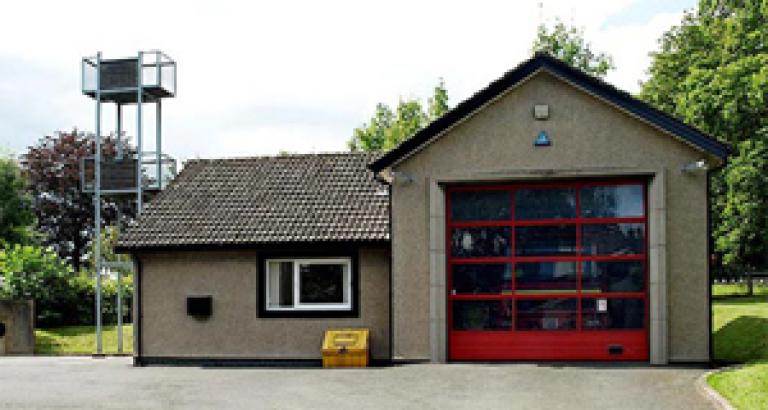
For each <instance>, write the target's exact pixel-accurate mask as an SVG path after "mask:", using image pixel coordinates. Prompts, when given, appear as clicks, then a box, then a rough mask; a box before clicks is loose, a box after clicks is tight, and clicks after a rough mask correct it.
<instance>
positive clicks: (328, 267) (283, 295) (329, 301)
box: [265, 258, 352, 311]
mask: <svg viewBox="0 0 768 410" xmlns="http://www.w3.org/2000/svg"><path fill="white" fill-rule="evenodd" d="M265 263H266V272H267V275H266V282H267V283H266V286H265V290H266V301H267V304H266V305H267V306H266V307H267V310H270V311H291V310H336V311H347V310H352V263H351V260H350V259H349V258H333V259H267V260H266V262H265Z"/></svg>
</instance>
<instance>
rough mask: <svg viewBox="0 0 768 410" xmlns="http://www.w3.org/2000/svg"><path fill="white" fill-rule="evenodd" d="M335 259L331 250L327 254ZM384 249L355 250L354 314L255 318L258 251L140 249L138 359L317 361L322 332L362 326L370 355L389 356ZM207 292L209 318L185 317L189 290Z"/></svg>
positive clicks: (381, 247)
mask: <svg viewBox="0 0 768 410" xmlns="http://www.w3.org/2000/svg"><path fill="white" fill-rule="evenodd" d="M328 256H334V255H330V254H329V255H328ZM389 258H390V254H389V247H388V246H386V247H385V246H378V247H373V246H371V247H363V248H361V249H360V250H359V254H358V263H359V280H360V288H359V290H360V292H359V295H360V314H359V317H358V318H335V319H328V318H318V319H305V318H261V317H258V305H257V303H258V299H257V298H258V297H259V295H260V292H259V289H258V286H257V284H258V267H257V263H258V253H257V252H256V251H255V250H254V251H249V250H243V251H204V252H166V253H151V254H141V255H139V259H140V261H141V265H142V269H141V279H140V280H141V314H142V324H141V339H142V346H141V348H142V352H141V353H142V356H144V357H194V358H243V359H319V358H320V357H321V354H320V347H321V343H322V338H323V331H324V330H325V329H327V328H331V327H368V328H370V329H371V341H372V342H371V344H372V347H373V358H374V359H388V358H389V330H388V329H389ZM200 294H205V295H212V296H213V315H212V316H211V317H210V318H209V319H207V320H197V319H194V318H192V317H189V316H187V312H186V297H187V295H200Z"/></svg>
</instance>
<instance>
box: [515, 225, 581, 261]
mask: <svg viewBox="0 0 768 410" xmlns="http://www.w3.org/2000/svg"><path fill="white" fill-rule="evenodd" d="M515 243H516V247H515V254H516V255H517V256H558V255H575V254H576V225H553V226H518V227H516V228H515Z"/></svg>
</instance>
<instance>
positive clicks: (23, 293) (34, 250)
mask: <svg viewBox="0 0 768 410" xmlns="http://www.w3.org/2000/svg"><path fill="white" fill-rule="evenodd" d="M0 275H2V278H3V280H2V281H1V282H2V283H0V297H3V298H29V299H33V300H34V301H35V313H36V318H35V325H36V326H38V327H57V326H70V325H92V324H94V323H95V315H94V308H95V300H96V296H95V295H96V280H95V278H94V277H93V275H89V274H88V273H83V272H80V273H77V274H75V273H74V272H73V271H72V268H71V267H70V266H69V265H67V264H66V263H65V262H64V261H62V260H61V259H60V258H59V256H58V255H57V254H56V253H55V252H53V250H51V249H47V248H42V247H40V246H35V245H13V246H10V247H8V248H7V249H4V250H0ZM102 279H103V280H102V284H103V287H102V289H103V292H102V312H103V320H104V323H114V322H116V320H117V318H116V310H117V309H116V308H117V306H116V300H115V296H116V295H117V283H116V280H114V279H112V278H109V277H107V276H104V277H102ZM126 279H127V280H125V281H124V284H125V286H124V287H123V291H124V293H123V304H124V310H123V312H124V314H125V315H130V306H131V300H132V295H133V283H132V280H131V278H126ZM126 322H130V320H126Z"/></svg>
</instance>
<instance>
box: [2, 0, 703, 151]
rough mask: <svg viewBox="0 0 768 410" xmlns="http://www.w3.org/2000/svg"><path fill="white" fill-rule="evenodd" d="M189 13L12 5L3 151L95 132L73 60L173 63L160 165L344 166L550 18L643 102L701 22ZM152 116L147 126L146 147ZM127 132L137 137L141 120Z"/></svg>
mask: <svg viewBox="0 0 768 410" xmlns="http://www.w3.org/2000/svg"><path fill="white" fill-rule="evenodd" d="M110 4H116V5H115V6H111V5H110ZM184 4H185V6H184V7H178V6H177V5H176V4H171V2H156V1H148V0H135V1H133V2H131V4H130V7H124V6H125V5H126V4H118V3H107V2H101V1H97V0H87V1H86V0H83V1H80V0H73V1H67V2H61V1H58V2H45V1H34V0H30V1H24V2H11V3H8V4H5V5H4V13H3V14H4V16H6V19H4V23H3V24H2V25H0V38H2V39H4V40H5V41H2V42H0V147H4V148H5V149H10V150H11V151H12V152H15V153H17V154H18V153H22V152H23V151H24V150H25V148H26V147H27V146H29V145H30V144H33V143H35V141H36V140H37V139H38V138H40V137H41V136H43V135H45V134H51V133H53V132H54V131H57V130H67V129H71V128H72V127H75V126H77V127H79V128H80V129H84V130H92V129H93V128H94V125H93V124H94V104H93V102H92V101H91V100H89V99H88V98H86V97H84V96H82V95H81V94H80V79H79V78H80V77H79V76H80V73H79V59H80V57H81V56H85V55H93V54H95V52H96V51H99V50H100V51H102V52H104V53H105V57H107V58H109V57H123V56H130V55H135V54H136V52H137V51H138V50H143V49H162V50H164V51H166V52H167V53H168V54H170V55H171V56H172V57H174V58H175V59H176V60H177V61H178V64H179V74H178V88H179V91H178V97H177V98H175V99H173V100H168V101H166V102H165V103H164V105H163V112H164V118H163V130H164V138H163V139H164V151H165V152H167V153H169V154H170V155H172V156H175V157H176V158H179V159H182V160H183V159H186V158H192V157H232V156H249V155H265V154H274V153H277V152H279V151H281V150H288V151H295V152H313V151H314V152H317V151H340V150H344V149H345V148H346V145H345V142H346V141H347V139H348V138H349V136H350V135H351V132H352V129H353V128H354V127H356V126H358V125H360V124H362V123H363V122H364V121H366V120H367V118H368V117H369V116H370V114H371V113H372V111H373V108H374V106H375V105H376V103H377V102H379V101H383V102H386V103H389V104H395V103H396V102H397V100H398V98H401V97H406V98H407V97H420V98H425V97H427V96H428V95H429V93H430V90H431V88H432V87H433V86H434V85H435V83H436V82H437V80H438V78H444V80H445V82H446V86H447V88H448V91H449V96H450V99H451V103H452V104H455V103H457V102H458V101H460V100H462V99H464V98H466V97H468V96H470V95H471V94H472V93H473V92H474V91H476V90H477V89H479V88H480V87H483V86H484V85H486V84H487V83H488V82H490V81H492V80H493V79H495V78H497V77H498V76H499V75H501V74H502V73H503V72H504V71H506V70H507V69H509V68H511V67H513V66H514V65H516V64H517V63H519V62H520V61H522V60H523V59H525V58H526V57H527V56H528V55H529V51H530V45H531V42H532V40H533V36H534V34H535V29H536V26H537V24H538V23H539V22H540V21H545V22H551V21H553V20H554V19H555V18H560V19H562V20H564V21H566V22H568V23H571V24H574V25H576V26H580V27H583V28H584V29H585V33H586V37H587V39H588V40H589V41H590V42H591V43H592V44H593V46H594V48H595V49H596V50H599V51H606V52H608V53H609V54H611V55H613V57H614V60H615V63H616V65H617V67H618V68H617V70H615V71H614V72H612V73H611V74H610V75H609V76H608V81H610V82H612V83H614V84H615V85H617V86H619V87H621V88H623V89H626V90H628V91H630V92H636V91H637V90H638V89H639V82H640V81H641V80H642V79H643V78H644V77H645V74H644V73H645V70H646V69H647V67H648V62H649V58H648V52H650V51H652V50H654V49H655V48H656V40H657V39H658V37H659V36H660V35H661V34H662V33H663V32H664V31H665V30H667V29H668V28H669V27H671V26H672V25H673V24H676V23H677V22H679V21H680V17H681V16H682V12H683V10H685V9H690V8H692V7H694V6H695V2H694V1H656V0H652V1H638V0H613V1H610V2H606V1H603V0H582V1H579V2H574V1H566V0H558V1H554V0H550V1H544V2H543V7H542V8H541V9H540V8H539V1H536V0H531V1H515V2H512V1H482V0H478V1H473V2H471V3H466V2H446V1H420V2H413V1H408V0H391V1H388V2H386V3H382V2H365V1H357V2H352V1H341V0H339V1H336V0H332V1H325V2H316V1H300V0H290V1H281V2H236V1H226V0H221V1H216V2H193V1H190V2H185V3H184ZM382 4H386V5H387V7H382V6H381V5H382ZM469 4H471V6H470V5H469ZM41 10H44V11H43V12H41ZM149 16H151V17H149ZM113 23H117V25H114V24H113ZM153 111H154V110H152V109H150V107H147V109H146V110H145V112H149V114H148V115H147V118H146V121H145V127H146V128H145V135H146V136H147V137H148V139H150V140H152V141H153V140H154V136H153V133H152V131H153V130H154V122H153V121H154V118H153V116H152V115H151V113H152V112H153ZM103 118H104V121H103V129H105V130H110V129H112V127H113V124H114V111H113V108H112V107H105V109H104V117H103ZM125 120H126V123H127V124H129V126H128V127H127V132H128V133H129V134H135V127H134V126H133V124H134V120H133V111H132V110H131V109H127V110H126V116H125ZM146 149H147V150H153V149H154V147H152V146H151V144H150V145H149V146H147V147H146Z"/></svg>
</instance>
